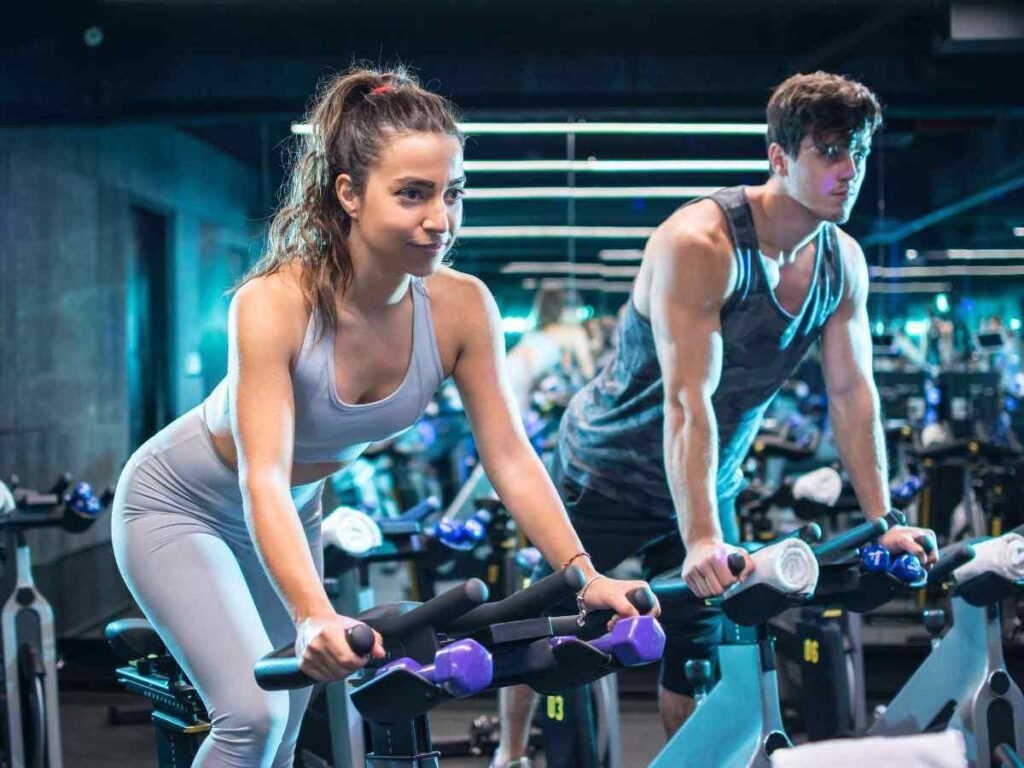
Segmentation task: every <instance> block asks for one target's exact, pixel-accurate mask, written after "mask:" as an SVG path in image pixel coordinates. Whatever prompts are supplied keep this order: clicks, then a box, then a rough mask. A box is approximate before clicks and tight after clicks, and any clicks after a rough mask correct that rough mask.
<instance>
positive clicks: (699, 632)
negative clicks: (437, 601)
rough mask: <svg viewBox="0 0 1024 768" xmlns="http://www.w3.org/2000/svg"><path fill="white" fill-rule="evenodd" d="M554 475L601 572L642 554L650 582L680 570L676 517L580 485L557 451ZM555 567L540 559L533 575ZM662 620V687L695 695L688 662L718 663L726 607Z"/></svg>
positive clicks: (572, 609)
mask: <svg viewBox="0 0 1024 768" xmlns="http://www.w3.org/2000/svg"><path fill="white" fill-rule="evenodd" d="M551 475H552V480H553V482H554V484H555V488H556V489H557V490H558V494H559V496H561V498H562V502H563V503H564V504H565V509H566V511H567V512H568V513H569V520H570V522H571V523H572V526H573V528H575V529H576V533H577V535H578V536H579V537H580V541H581V542H582V543H583V548H584V549H585V550H586V551H587V552H588V553H589V554H590V557H591V560H592V562H593V564H594V567H595V568H596V569H597V570H598V571H600V572H601V573H606V572H607V571H610V570H611V569H613V568H615V567H616V566H617V565H619V564H620V563H621V562H622V561H623V560H625V559H627V558H629V557H634V556H638V557H639V558H640V562H641V566H642V569H643V578H644V579H645V580H648V581H649V580H650V579H652V578H654V577H655V576H657V575H658V574H660V573H664V572H665V571H669V570H673V571H675V572H677V573H678V572H679V570H680V569H681V568H682V565H683V559H684V558H685V554H686V551H685V549H684V548H683V542H682V539H681V538H680V535H679V525H678V523H677V522H676V520H675V518H666V517H660V516H655V515H652V514H651V513H650V511H649V510H646V509H640V508H636V507H631V506H630V505H629V504H628V503H627V502H622V501H616V500H614V499H609V498H607V497H606V496H602V495H601V494H599V493H596V492H594V491H593V490H591V489H589V488H583V487H581V486H580V485H579V484H577V483H576V482H575V481H573V480H572V479H570V478H568V477H566V476H565V474H564V473H563V472H562V470H561V465H560V462H559V460H558V457H557V455H556V457H555V460H554V462H553V467H552V470H551ZM732 509H733V502H732V501H729V502H728V503H726V504H724V505H722V504H721V502H720V510H719V511H720V513H725V514H730V515H733V516H735V513H734V512H733V511H732ZM723 516H724V515H723ZM551 570H552V569H551V567H550V566H549V565H548V564H547V563H544V562H543V561H542V562H541V564H540V565H539V566H538V567H537V569H536V570H535V571H534V573H533V579H534V580H536V579H539V578H541V577H543V576H546V575H547V574H549V573H551ZM574 613H576V605H575V602H572V603H563V604H561V605H559V606H557V607H556V608H555V609H554V610H553V611H552V614H553V615H559V614H563V615H564V614H574ZM660 621H661V625H662V627H663V628H664V630H665V638H666V644H665V656H664V658H663V660H662V664H661V685H662V686H663V687H664V688H666V689H667V690H669V691H672V692H674V693H678V694H682V695H684V696H692V695H693V687H692V686H691V685H690V684H689V683H688V682H687V680H686V674H685V671H684V669H685V666H686V662H687V661H688V660H690V659H711V660H712V662H715V661H717V647H718V645H719V643H720V641H721V635H722V611H721V609H719V608H713V607H708V606H703V605H701V606H699V607H694V608H693V609H692V610H689V609H688V610H687V612H686V615H685V616H676V617H673V616H672V615H671V614H670V613H665V612H663V613H662V614H661V618H660Z"/></svg>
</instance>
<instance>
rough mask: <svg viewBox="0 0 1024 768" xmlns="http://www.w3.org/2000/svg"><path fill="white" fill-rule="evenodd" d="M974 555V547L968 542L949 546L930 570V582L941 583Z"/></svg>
mask: <svg viewBox="0 0 1024 768" xmlns="http://www.w3.org/2000/svg"><path fill="white" fill-rule="evenodd" d="M973 557H974V547H973V546H971V545H970V544H968V543H967V542H964V543H962V544H957V545H956V546H953V547H947V548H946V550H945V551H944V552H943V553H942V554H941V555H940V556H939V562H937V563H936V564H935V565H934V566H933V567H932V569H931V570H930V571H928V582H929V583H931V584H941V583H942V582H944V581H946V580H947V579H948V578H949V577H950V576H952V575H953V571H955V570H956V569H957V568H959V567H960V566H961V565H963V564H964V563H966V562H967V561H969V560H971V559H972V558H973Z"/></svg>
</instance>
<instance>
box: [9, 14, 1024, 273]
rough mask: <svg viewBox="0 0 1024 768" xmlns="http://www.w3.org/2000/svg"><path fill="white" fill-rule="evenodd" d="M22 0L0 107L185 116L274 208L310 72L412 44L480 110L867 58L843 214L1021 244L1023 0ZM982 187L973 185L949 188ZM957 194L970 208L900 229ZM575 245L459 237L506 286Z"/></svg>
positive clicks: (694, 140) (499, 114) (581, 102)
mask: <svg viewBox="0 0 1024 768" xmlns="http://www.w3.org/2000/svg"><path fill="white" fill-rule="evenodd" d="M21 11H22V13H21V15H20V16H19V17H18V20H17V21H13V20H10V21H9V23H8V24H5V25H4V26H3V27H2V28H0V42H2V44H3V53H2V58H0V61H2V65H3V68H4V71H5V73H6V76H5V77H3V78H2V79H0V104H2V109H0V122H2V123H7V124H18V125H40V124H55V123H56V124H64V123H83V122H84V123H110V122H134V121H151V122H152V121H155V122H161V123H171V124H175V125H178V126H180V127H182V128H184V129H186V130H188V131H190V132H191V133H193V134H194V135H196V136H198V137H200V138H201V139H203V140H204V141H207V142H209V143H211V144H213V145H215V146H217V147H219V148H221V149H223V150H225V151H227V152H229V153H231V154H232V155H234V156H236V157H238V158H240V159H242V160H243V161H244V162H246V163H249V164H251V165H252V166H253V167H255V168H258V169H262V171H263V174H264V175H263V179H264V182H263V186H264V189H265V198H264V203H265V206H266V207H267V208H268V209H269V207H270V206H271V205H272V202H273V190H274V189H276V187H277V185H278V183H279V182H280V179H281V157H282V149H283V146H284V143H285V142H287V141H288V139H289V136H290V132H289V125H290V123H291V121H293V120H296V119H299V118H300V117H301V115H302V111H303V108H304V105H305V104H306V103H307V101H308V99H309V97H310V95H311V94H312V92H313V90H314V87H315V84H316V82H317V80H318V79H319V78H321V77H322V76H324V75H326V74H328V73H330V72H332V71H337V70H339V69H343V68H344V67H345V66H347V65H348V64H349V63H351V62H352V61H355V60H368V61H371V62H377V63H389V62H392V61H395V60H401V61H404V62H406V63H408V64H411V65H413V66H414V67H415V68H416V69H417V70H418V72H419V73H420V76H421V77H422V78H423V79H424V80H425V81H427V83H428V84H429V85H430V86H431V87H432V88H434V89H436V90H438V91H440V92H441V93H444V94H445V95H448V96H450V97H452V98H453V99H454V100H455V102H456V103H457V104H459V106H460V107H461V109H462V110H463V112H464V114H465V116H466V117H467V119H473V120H484V119H490V120H540V119H546V120H556V121H565V120H584V119H585V120H589V121H595V120H611V119H615V120H638V121H644V120H646V121H650V120H661V121H671V120H686V121H711V120H739V121H759V120H762V119H763V109H764V104H765V101H766V99H767V96H768V94H769V92H770V90H771V88H772V86H773V85H775V84H776V83H778V82H779V81H781V80H782V79H784V78H785V77H787V76H788V75H790V74H793V73H794V72H798V71H809V70H813V69H818V68H823V69H829V70H832V71H837V72H842V73H845V74H849V75H851V76H854V77H857V78H859V79H862V80H863V81H864V82H866V83H867V84H868V85H870V86H871V87H872V88H874V89H875V90H876V91H877V92H878V93H879V95H880V97H881V99H882V101H883V103H884V105H885V107H886V130H885V133H884V134H883V135H882V136H881V137H880V139H879V140H878V141H877V142H876V149H875V152H874V154H873V156H872V158H871V161H870V170H869V173H870V174H871V176H870V177H869V179H868V180H867V182H866V183H865V186H864V190H863V192H862V196H861V200H860V202H859V203H858V206H857V209H856V213H855V215H854V218H853V219H852V220H851V222H850V225H849V229H850V231H851V232H853V233H854V234H855V235H857V236H859V237H861V238H862V239H864V240H865V241H866V242H868V243H869V244H871V243H873V245H869V248H868V249H867V250H868V253H869V258H870V259H871V260H872V261H873V262H874V263H876V264H888V265H898V264H901V263H902V258H903V252H904V251H905V249H907V248H917V249H919V250H928V249H934V248H946V247H960V248H964V247H1001V248H1010V247H1018V248H1019V247H1024V240H1022V239H1021V238H1015V237H1014V235H1013V232H1012V229H1013V226H1014V225H1016V226H1018V227H1019V226H1024V192H1022V191H1021V188H1022V187H1024V77H1022V73H1024V44H1022V43H1024V9H1022V8H1021V4H1008V3H987V4H979V3H970V4H961V3H957V4H955V5H951V3H950V2H933V1H924V0H922V1H921V2H902V3H901V2H884V3H879V2H840V1H833V2H820V1H818V2H811V1H810V0H806V1H801V2H798V1H795V0H788V1H786V2H771V3H767V2H736V1H734V0H719V2H713V3H712V2H682V1H681V0H676V1H675V2H669V1H668V0H665V1H654V2H652V1H650V0H649V1H648V2H640V1H639V0H634V2H613V1H611V0H604V1H601V0H592V1H591V2H575V1H574V0H519V1H518V2H507V1H506V0H491V1H490V2H485V1H484V0H477V1H469V0H462V1H461V2H457V1H456V0H435V1H434V2H409V1H407V0H375V1H374V2H290V3H286V2H260V3H243V2H160V1H159V0H154V1H152V2H145V1H140V0H120V1H118V0H113V1H108V2H99V3H80V4H78V5H76V6H75V7H74V8H73V9H63V8H62V9H61V11H60V12H59V13H58V12H56V11H54V10H53V9H52V8H47V7H46V6H45V5H44V6H31V7H30V6H29V5H25V6H22V8H21ZM87 31H88V33H87ZM97 37H100V38H101V40H100V41H98V42H97ZM87 39H88V43H87ZM89 43H91V44H89ZM565 151H566V148H565V140H564V138H542V137H513V138H499V137H490V136H484V137H480V138H479V139H478V140H477V141H476V142H474V143H472V144H471V145H470V146H469V147H468V148H467V159H484V158H486V159H524V158H526V157H549V158H564V157H565ZM589 155H594V156H597V157H601V158H615V159H622V158H627V157H639V158H648V159H670V158H673V157H680V156H686V157H717V158H721V157H730V156H731V157H742V158H758V157H762V156H763V143H762V142H761V141H760V140H759V139H757V138H756V137H745V138H736V139H727V138H722V137H706V138H700V137H663V138H659V139H651V138H642V139H638V138H636V137H622V136H606V137H580V138H579V139H578V145H577V147H576V156H577V157H587V156H589ZM552 176H556V177H557V174H548V177H547V178H544V179H542V178H540V177H538V178H533V179H528V178H522V177H519V178H516V179H515V182H514V183H515V185H517V186H521V185H527V184H545V185H559V186H564V185H565V178H564V176H562V177H557V179H555V180H553V179H552V178H551V177H552ZM760 180H761V175H760V174H758V173H747V174H729V175H725V176H723V175H722V174H717V175H714V174H709V175H703V176H701V175H692V174H690V175H687V176H686V177H685V178H683V177H682V176H672V175H665V174H661V175H658V176H657V177H656V178H652V177H651V175H649V174H648V175H646V176H641V175H638V176H635V177H629V176H626V175H623V176H621V177H618V178H615V179H614V183H616V184H622V185H637V186H642V185H652V184H655V185H661V184H674V185H675V184H686V185H691V184H692V185H722V184H730V183H738V182H743V183H758V182H759V181H760ZM512 183H513V182H512V181H510V179H509V177H508V176H507V175H503V176H501V177H498V176H487V175H486V174H473V175H471V184H472V185H473V186H480V187H494V186H499V185H502V184H505V185H509V184H512ZM580 183H583V184H586V183H597V180H587V179H581V180H580ZM600 183H611V182H607V181H602V182H600ZM972 196H977V199H979V200H982V202H980V203H979V204H975V205H964V206H959V205H958V204H960V203H962V202H963V201H965V200H966V201H968V202H970V200H971V198H972ZM987 198H990V199H987ZM678 204H679V201H678V200H644V199H637V200H625V201H623V200H616V201H585V202H584V201H581V202H579V203H578V204H577V205H576V210H575V217H576V223H577V224H580V225H591V226H594V225H614V226H652V225H654V224H656V223H657V221H658V220H659V219H660V218H662V217H663V216H664V215H666V214H667V213H668V212H669V211H671V210H672V209H673V208H674V207H676V206H677V205H678ZM948 206H955V207H954V208H953V209H952V210H953V211H954V212H955V213H952V214H950V215H945V216H939V219H940V220H939V221H936V222H935V223H932V224H930V225H929V226H927V227H925V228H923V229H921V231H919V232H912V233H909V234H903V235H901V236H899V237H893V233H896V232H898V230H899V229H900V227H901V226H905V225H907V224H908V222H909V223H913V222H915V221H918V220H921V218H922V217H924V216H926V215H928V214H930V213H932V212H934V211H936V210H939V209H943V208H945V207H948ZM959 207H963V210H958V208H959ZM566 216H567V205H566V203H565V202H564V201H538V202H517V203H515V204H510V203H509V202H507V201H505V202H501V203H498V202H483V201H479V202H473V201H471V202H469V203H467V218H468V221H467V223H471V224H473V225H477V226H479V225H511V224H565V223H566ZM933 218H934V217H933ZM911 228H913V227H911ZM889 241H891V242H889ZM640 244H642V241H637V240H629V241H619V240H613V239H604V240H585V241H579V242H576V243H575V244H574V247H575V249H576V257H577V258H578V259H579V260H580V261H583V262H590V263H596V262H597V252H598V250H600V249H605V248H624V247H628V248H636V247H638V245H640ZM569 248H570V245H569V242H568V241H566V240H544V241H537V240H516V241H508V240H504V241H500V240H472V241H467V242H466V243H464V244H463V245H462V246H460V248H459V253H458V257H459V261H460V264H461V265H463V266H465V267H467V268H469V269H471V270H473V271H475V272H477V273H479V274H482V275H484V276H487V277H488V280H489V281H490V280H492V279H493V280H495V281H498V284H499V285H506V286H507V287H508V288H511V287H513V285H518V284H519V281H520V280H521V277H518V276H517V277H514V278H513V277H506V278H504V279H502V278H500V276H499V273H498V272H497V270H498V269H499V268H500V266H501V265H502V264H503V263H505V262H507V261H510V260H517V261H518V260H531V259H536V260H553V261H564V260H565V259H566V255H567V253H568V251H569Z"/></svg>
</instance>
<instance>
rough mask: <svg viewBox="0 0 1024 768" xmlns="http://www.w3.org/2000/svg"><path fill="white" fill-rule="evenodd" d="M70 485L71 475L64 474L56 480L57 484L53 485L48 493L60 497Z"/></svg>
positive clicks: (68, 473)
mask: <svg viewBox="0 0 1024 768" xmlns="http://www.w3.org/2000/svg"><path fill="white" fill-rule="evenodd" d="M70 485H71V473H70V472H65V473H64V474H62V475H61V476H60V477H58V478H57V482H56V483H54V484H53V487H52V488H51V489H50V493H53V494H56V495H57V496H60V495H61V494H63V493H64V491H66V490H67V489H68V486H70Z"/></svg>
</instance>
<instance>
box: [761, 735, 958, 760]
mask: <svg viewBox="0 0 1024 768" xmlns="http://www.w3.org/2000/svg"><path fill="white" fill-rule="evenodd" d="M867 765H869V766H871V768H966V767H967V752H966V750H965V747H964V737H963V735H962V734H961V733H960V732H959V731H943V732H942V733H928V734H924V735H922V736H894V737H886V736H872V737H871V738H868V739H837V740H835V741H819V742H817V743H816V744H804V745H802V746H799V747H796V748H795V749H780V750H778V751H777V752H776V753H775V754H773V755H772V768H821V766H828V768H864V766H867Z"/></svg>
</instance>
